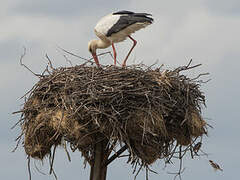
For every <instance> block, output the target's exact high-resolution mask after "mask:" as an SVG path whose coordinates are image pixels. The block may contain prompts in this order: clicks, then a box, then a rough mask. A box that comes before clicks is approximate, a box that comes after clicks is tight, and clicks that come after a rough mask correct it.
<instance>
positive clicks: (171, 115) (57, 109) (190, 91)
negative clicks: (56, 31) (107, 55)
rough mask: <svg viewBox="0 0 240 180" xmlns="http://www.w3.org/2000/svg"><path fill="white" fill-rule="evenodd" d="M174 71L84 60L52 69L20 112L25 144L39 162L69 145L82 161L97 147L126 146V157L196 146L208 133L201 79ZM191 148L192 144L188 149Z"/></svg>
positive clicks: (146, 159)
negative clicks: (99, 64)
mask: <svg viewBox="0 0 240 180" xmlns="http://www.w3.org/2000/svg"><path fill="white" fill-rule="evenodd" d="M190 68H192V67H189V66H184V67H179V68H177V69H175V70H162V69H161V68H156V69H151V68H147V67H140V66H132V67H127V68H118V67H113V66H104V67H102V68H95V67H91V66H86V65H80V66H75V67H65V68H58V69H53V70H52V72H50V73H49V74H48V75H43V76H42V77H41V78H40V80H39V81H38V82H37V83H36V84H35V85H34V87H33V88H32V90H31V91H30V92H29V93H28V98H27V100H26V102H25V104H24V107H23V109H22V110H21V111H20V112H21V113H22V123H21V125H22V133H23V135H24V141H23V144H24V148H25V152H26V154H27V155H29V156H30V157H32V158H37V159H43V158H44V157H46V156H47V155H49V154H50V152H51V148H52V147H53V146H55V147H56V146H58V145H61V144H62V142H63V141H66V142H69V143H70V147H71V148H72V150H73V151H74V150H77V149H78V150H79V151H81V152H82V154H83V156H84V157H85V158H86V160H87V161H89V162H90V161H91V160H92V159H93V148H94V145H95V144H96V143H97V142H99V141H107V142H108V143H109V144H111V145H112V146H113V147H112V149H115V148H116V147H117V146H119V144H120V146H123V145H125V146H127V149H128V151H129V154H130V155H129V161H128V162H132V163H134V162H139V160H141V162H142V163H144V164H145V165H149V164H152V163H153V162H155V161H156V160H157V159H163V158H164V159H168V160H169V159H170V158H171V157H173V154H174V153H175V151H176V147H184V146H186V147H187V148H188V149H187V148H186V149H187V150H189V151H192V150H194V149H193V148H194V143H195V142H196V139H197V138H199V137H200V138H201V137H202V136H203V135H204V134H207V129H206V126H207V124H206V122H205V121H204V120H203V118H202V117H201V108H202V106H203V105H204V104H205V97H204V95H203V93H202V92H201V91H200V89H199V88H200V84H201V83H200V82H199V81H198V80H197V79H196V78H195V79H190V78H188V77H186V76H185V75H182V74H181V72H182V71H183V70H187V69H190ZM189 147H190V148H189Z"/></svg>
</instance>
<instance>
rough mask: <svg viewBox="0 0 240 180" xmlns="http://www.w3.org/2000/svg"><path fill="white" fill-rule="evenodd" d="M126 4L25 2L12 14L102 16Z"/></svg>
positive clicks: (60, 0)
mask: <svg viewBox="0 0 240 180" xmlns="http://www.w3.org/2000/svg"><path fill="white" fill-rule="evenodd" d="M127 2H128V1H127V0H123V1H114V2H113V1H111V0H105V1H101V0H96V1H89V0H88V1H81V0H71V1H66V0H51V1H48V0H42V1H32V0H25V1H21V2H19V3H18V4H17V5H16V6H15V7H13V8H12V13H14V14H25V15H37V16H50V17H61V18H67V17H68V18H69V17H75V16H78V15H83V14H89V15H91V14H92V13H93V14H95V13H96V12H98V13H103V14H104V11H106V12H111V11H114V10H118V9H116V7H118V8H124V7H125V5H126V3H127ZM96 7H97V8H96Z"/></svg>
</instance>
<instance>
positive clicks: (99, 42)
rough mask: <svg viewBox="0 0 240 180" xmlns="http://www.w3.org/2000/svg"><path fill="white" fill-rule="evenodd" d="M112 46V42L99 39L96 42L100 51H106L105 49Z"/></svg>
mask: <svg viewBox="0 0 240 180" xmlns="http://www.w3.org/2000/svg"><path fill="white" fill-rule="evenodd" d="M110 45H111V42H110V41H103V40H101V39H97V40H96V46H97V48H99V49H104V48H107V47H109V46H110Z"/></svg>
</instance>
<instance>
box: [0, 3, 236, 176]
mask: <svg viewBox="0 0 240 180" xmlns="http://www.w3.org/2000/svg"><path fill="white" fill-rule="evenodd" d="M0 2H1V6H0V128H1V131H0V137H1V140H0V147H1V148H0V159H1V161H0V179H6V180H15V179H28V172H27V158H26V155H25V152H24V149H23V147H21V146H20V147H19V148H18V150H17V151H16V152H15V153H12V152H11V151H12V149H13V148H14V147H15V142H14V139H15V138H16V137H17V135H18V134H19V132H20V129H19V128H16V129H14V130H11V127H12V126H13V125H14V124H15V123H16V122H17V121H18V119H19V116H18V115H13V114H12V112H14V111H18V110H19V109H20V108H21V107H22V104H23V99H20V97H21V96H22V95H24V94H25V93H26V92H27V91H28V90H29V89H31V87H32V86H33V84H34V83H36V82H37V81H38V78H37V77H35V76H33V75H32V74H31V73H30V72H29V71H27V70H26V69H24V68H23V67H22V66H20V64H19V58H20V56H21V54H22V53H23V47H26V50H27V52H26V56H25V58H24V59H23V61H24V63H25V64H26V65H27V66H28V67H30V68H31V69H32V70H33V71H34V72H36V73H41V72H42V71H43V70H44V68H45V67H46V64H47V60H46V59H45V58H44V56H45V54H46V53H47V54H48V56H49V57H50V58H51V60H52V63H53V66H54V67H60V66H69V64H68V62H66V60H65V58H64V57H63V52H62V51H61V50H59V48H58V47H59V46H60V47H62V48H64V49H66V50H69V51H71V52H73V53H76V54H78V55H80V56H82V57H85V58H90V53H89V52H88V50H87V43H88V41H89V40H91V39H94V38H96V36H95V34H94V31H93V29H94V27H95V24H96V23H97V21H98V20H99V19H100V18H101V17H102V16H104V15H106V14H109V13H111V12H114V11H118V10H131V11H136V12H147V13H151V14H153V18H154V23H153V24H152V25H151V26H149V27H147V28H145V29H143V30H140V31H138V32H136V33H135V34H133V37H134V38H135V39H136V40H137V41H138V44H137V46H136V48H135V49H134V51H133V53H132V54H131V56H130V58H129V60H128V63H129V64H134V63H140V62H143V63H145V64H147V65H151V64H153V63H155V62H156V61H157V62H158V64H159V65H161V64H164V65H165V67H166V68H171V69H173V68H175V67H178V66H180V65H186V64H187V63H188V61H189V60H190V59H191V58H192V59H193V63H194V64H198V63H201V64H202V66H201V67H200V68H198V69H193V70H192V71H191V72H189V73H190V75H191V76H197V75H198V74H199V73H205V72H209V73H210V75H209V76H208V77H207V78H210V79H211V81H210V82H208V83H207V84H204V85H203V86H202V91H203V92H204V93H205V95H206V99H207V107H206V108H204V109H203V116H204V118H205V119H206V121H207V122H208V123H209V124H211V125H212V126H213V127H214V129H209V136H208V137H206V138H205V139H204V143H203V147H202V149H203V150H204V151H205V152H207V153H208V154H209V156H208V157H207V158H206V157H201V158H196V159H194V160H192V159H190V158H186V159H185V160H184V165H183V166H184V167H185V168H186V170H185V171H184V173H183V175H182V179H184V180H191V179H195V180H202V179H211V180H212V179H218V180H226V179H237V177H238V176H239V174H238V171H239V160H240V155H239V149H240V141H239V137H240V134H239V130H238V128H239V126H240V121H239V120H240V115H239V108H240V106H239V102H240V95H239V92H240V80H239V70H240V61H239V60H240V35H239V32H240V1H239V0H228V1H226V0H195V1H192V0H181V1H177V0H169V1H164V0H158V1H153V0H148V1H145V0H128V1H126V0H121V1H110V0H105V1H101V0H95V1H79V0H69V1H64V0H51V1H48V0H41V1H32V0H9V1H3V0H0ZM131 44H132V42H131V41H130V40H126V41H124V42H122V43H119V44H117V45H116V48H117V53H118V59H119V60H120V61H121V59H123V58H124V57H125V55H126V53H127V51H128V49H129V48H130V47H131ZM109 50H111V49H110V48H109V49H106V50H99V52H105V51H109ZM68 58H70V59H71V61H72V63H73V65H77V64H81V63H82V62H83V61H82V60H80V59H76V58H73V57H70V56H69V57H68ZM99 59H100V61H101V63H103V64H111V63H113V62H112V59H111V57H110V56H108V55H105V56H102V57H101V58H99ZM71 156H72V162H68V160H67V157H66V155H65V153H64V150H63V149H61V148H59V149H58V150H57V154H56V158H55V164H54V168H55V170H56V173H57V175H58V179H60V180H65V179H88V178H89V171H90V170H89V166H87V167H86V169H84V166H83V158H82V157H81V154H80V153H79V152H74V153H71ZM208 159H212V160H213V161H215V162H217V163H218V164H219V165H220V166H221V167H222V168H223V172H215V171H214V170H213V169H212V168H211V166H210V165H209V163H208ZM34 164H36V166H37V167H38V168H39V169H41V171H43V172H44V173H46V174H48V168H49V167H48V163H47V161H44V163H43V164H42V163H41V162H38V161H32V179H33V180H40V179H46V180H48V179H49V180H50V179H54V177H53V176H51V175H42V174H41V173H39V172H37V170H36V168H34ZM152 168H153V169H154V170H155V171H157V172H158V173H159V174H157V175H155V174H150V178H149V179H151V180H158V179H173V178H174V176H173V175H170V174H168V172H169V171H171V172H172V171H174V170H176V168H178V162H176V164H173V165H170V166H168V167H167V168H165V169H164V165H163V163H162V161H161V160H159V161H157V163H156V164H155V165H153V167H152ZM144 178H145V173H144V171H143V172H141V173H140V174H139V176H138V177H137V179H144ZM107 179H116V180H121V179H134V175H132V169H131V166H130V165H128V164H126V159H120V160H116V161H114V163H113V164H111V165H110V166H109V169H108V174H107Z"/></svg>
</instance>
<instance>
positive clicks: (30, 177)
mask: <svg viewBox="0 0 240 180" xmlns="http://www.w3.org/2000/svg"><path fill="white" fill-rule="evenodd" d="M27 159H28V176H29V180H31V179H32V175H31V167H30V166H31V165H30V156H29V155H28V157H27Z"/></svg>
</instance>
